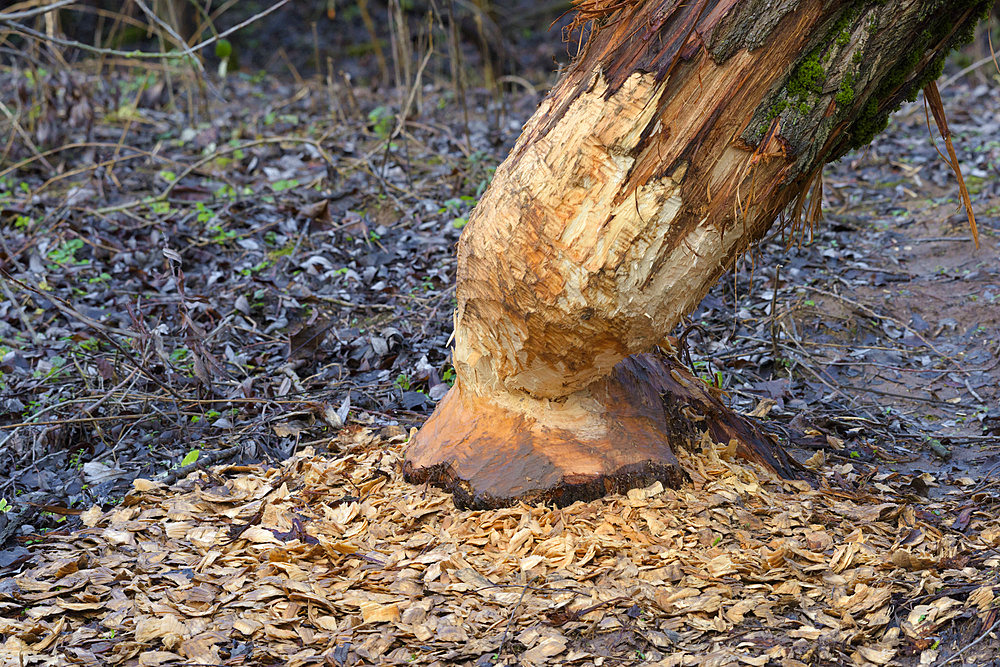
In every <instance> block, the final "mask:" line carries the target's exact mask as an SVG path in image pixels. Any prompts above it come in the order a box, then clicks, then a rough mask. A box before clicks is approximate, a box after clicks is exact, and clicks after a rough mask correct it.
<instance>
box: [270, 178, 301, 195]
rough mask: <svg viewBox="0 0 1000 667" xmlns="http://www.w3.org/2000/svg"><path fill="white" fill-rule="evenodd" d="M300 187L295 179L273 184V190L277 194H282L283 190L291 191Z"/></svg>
mask: <svg viewBox="0 0 1000 667" xmlns="http://www.w3.org/2000/svg"><path fill="white" fill-rule="evenodd" d="M298 186H299V182H298V180H297V179H294V178H285V179H282V180H280V181H275V182H274V183H271V189H272V190H273V191H275V192H281V191H283V190H291V189H292V188H296V187H298Z"/></svg>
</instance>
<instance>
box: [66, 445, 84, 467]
mask: <svg viewBox="0 0 1000 667" xmlns="http://www.w3.org/2000/svg"><path fill="white" fill-rule="evenodd" d="M82 457H83V450H82V449H78V450H76V452H74V453H73V455H72V456H70V457H69V467H70V468H76V469H77V470H82V469H83V461H81V460H80V459H81V458H82Z"/></svg>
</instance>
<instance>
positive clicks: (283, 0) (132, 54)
mask: <svg viewBox="0 0 1000 667" xmlns="http://www.w3.org/2000/svg"><path fill="white" fill-rule="evenodd" d="M289 1H290V0H279V2H277V3H276V4H274V5H272V6H271V7H268V8H267V9H265V10H264V11H262V12H259V13H257V14H254V15H253V16H251V17H250V18H248V19H247V20H245V21H242V22H240V23H238V24H236V25H234V26H233V27H232V28H229V29H228V30H226V31H225V32H220V33H219V34H218V35H215V36H214V37H209V38H208V39H206V40H205V41H203V42H200V43H199V44H196V45H194V46H192V47H191V48H189V49H187V50H186V51H184V52H182V53H181V52H178V53H164V52H159V51H121V50H119V49H108V48H104V47H100V46H91V45H89V44H84V43H83V42H78V41H76V40H72V39H62V38H61V37H55V36H53V35H46V34H45V33H42V32H39V31H37V30H34V29H32V28H29V27H27V26H26V25H23V24H21V23H18V22H16V21H13V20H11V19H10V18H9V17H8V16H7V15H4V14H0V24H3V25H6V26H8V27H9V28H10V29H11V30H14V31H15V32H18V33H21V34H24V35H28V36H30V37H34V38H35V39H38V40H40V41H42V42H51V43H53V44H58V45H59V46H65V47H69V48H74V49H80V50H81V51H87V52H88V53H94V54H97V55H101V56H116V57H118V58H125V59H137V60H144V59H153V60H155V59H168V60H172V59H177V58H181V57H185V56H189V55H191V54H193V53H194V52H196V51H200V50H202V49H203V48H205V47H206V46H209V45H211V44H214V43H215V42H217V41H219V40H220V39H223V38H225V37H227V36H228V35H231V34H233V33H234V32H236V31H237V30H239V29H241V28H244V27H246V26H248V25H250V24H251V23H253V22H254V21H258V20H260V19H262V18H264V17H265V16H267V15H268V14H270V13H272V12H274V11H277V10H278V9H280V8H281V7H283V6H285V5H287V4H288V3H289ZM46 11H47V10H46Z"/></svg>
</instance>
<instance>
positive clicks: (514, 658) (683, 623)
mask: <svg viewBox="0 0 1000 667" xmlns="http://www.w3.org/2000/svg"><path fill="white" fill-rule="evenodd" d="M406 439H407V436H405V435H399V436H395V437H392V438H388V439H385V438H381V437H379V436H377V435H375V434H373V433H372V432H370V431H367V430H353V432H351V433H348V432H347V431H345V432H343V433H342V434H341V436H340V437H339V438H338V440H337V443H336V450H337V454H336V455H332V456H331V455H320V454H318V453H316V452H315V451H313V450H312V449H306V450H304V451H302V452H300V453H298V454H297V455H295V456H294V457H292V458H290V459H288V460H287V461H285V462H283V463H282V464H281V465H280V466H265V465H255V466H218V467H215V468H212V469H209V470H200V471H196V472H194V473H192V474H191V475H189V476H188V477H186V478H185V479H183V480H181V481H179V482H178V483H176V484H175V485H174V486H172V487H168V486H166V485H164V484H161V483H157V482H153V481H149V480H145V479H142V478H138V479H136V480H134V482H133V489H132V491H131V492H130V493H129V494H128V495H127V496H126V497H125V499H124V500H123V502H122V503H121V505H120V506H118V507H115V508H113V509H111V510H108V511H103V510H101V509H100V508H99V507H97V506H94V507H92V508H90V509H88V510H86V511H84V512H83V513H82V515H81V519H82V522H83V524H84V526H85V527H84V528H82V529H80V530H78V531H75V532H74V533H71V534H63V535H54V534H52V535H49V536H48V537H47V539H46V540H45V542H44V544H40V545H37V546H34V547H31V548H30V551H31V554H32V556H31V560H30V561H29V562H28V563H26V564H25V565H26V569H23V570H22V571H20V572H19V573H17V574H11V575H9V576H7V577H6V578H5V579H4V584H3V585H2V587H0V637H3V638H4V642H3V645H2V648H0V652H2V655H4V656H6V659H9V660H11V661H14V662H15V663H18V664H38V665H45V664H66V663H67V662H72V663H77V664H131V665H136V664H138V665H159V664H170V663H175V662H176V663H184V664H190V663H198V664H219V665H222V664H244V663H248V662H249V663H253V664H287V665H304V664H315V663H321V664H331V665H358V664H515V663H517V664H552V663H553V662H558V663H560V664H602V663H604V662H607V663H608V664H623V663H625V664H635V663H640V662H650V663H653V662H655V663H657V664H662V665H696V664H698V665H702V664H712V665H739V664H743V665H764V664H785V665H797V664H846V663H852V664H859V665H866V664H867V665H870V664H875V665H884V664H900V662H907V663H913V664H936V663H937V661H939V660H941V659H942V658H945V657H947V656H950V655H953V654H954V652H955V651H956V650H958V649H960V648H961V647H962V646H964V645H966V644H968V643H969V642H970V641H971V640H972V639H974V638H975V637H977V636H979V634H980V633H982V632H984V631H985V630H986V629H988V628H990V627H991V626H992V625H993V624H994V623H995V622H996V621H997V618H998V612H997V609H996V605H995V591H996V587H997V586H998V585H1000V581H998V577H1000V575H998V571H1000V570H998V566H1000V551H998V549H997V548H998V547H1000V518H997V517H996V516H995V515H994V513H992V512H990V511H985V510H984V509H978V510H974V511H973V512H972V514H971V516H970V517H969V520H968V522H967V525H965V527H964V528H963V529H962V530H957V529H955V528H954V527H953V526H952V524H953V522H954V520H955V518H956V517H957V516H958V515H959V514H960V513H961V511H962V509H963V507H962V505H963V501H962V500H959V499H950V500H942V501H926V500H925V499H922V498H919V497H916V496H914V494H913V493H912V491H911V490H910V488H909V486H908V485H907V484H905V483H904V482H905V480H904V479H902V478H900V477H899V476H895V477H894V476H893V475H887V474H880V475H876V476H875V477H874V478H872V479H870V480H867V483H860V480H858V479H857V475H856V473H853V472H851V471H845V470H839V471H835V470H826V471H825V472H823V473H822V474H821V475H820V476H819V478H818V485H817V487H816V488H813V487H812V486H810V485H809V484H808V483H805V482H791V483H790V482H785V481H782V480H780V479H778V478H775V477H774V476H772V475H770V474H769V473H767V472H766V471H764V470H762V469H759V468H756V467H754V466H752V465H750V464H745V463H741V462H737V461H733V460H726V459H725V458H723V457H724V456H725V454H726V452H725V448H723V447H721V446H720V447H718V448H710V449H708V450H707V451H703V452H701V453H699V454H696V455H690V454H685V455H683V456H682V463H683V465H684V466H685V468H686V469H687V471H688V472H689V474H690V475H691V478H692V483H691V485H690V486H687V487H685V488H682V489H678V490H670V489H664V488H663V487H662V486H661V485H660V484H659V483H657V484H654V485H653V486H652V487H649V488H645V489H634V490H632V491H630V492H629V493H628V494H627V495H618V496H610V497H608V498H605V499H602V500H598V501H593V502H589V503H575V504H573V505H571V506H569V507H566V508H563V509H553V508H549V507H544V506H536V507H531V506H525V505H521V506H517V507H511V508H507V509H499V510H490V511H460V510H457V509H456V508H455V507H454V504H453V503H452V501H451V498H450V497H449V496H448V495H446V494H444V493H442V492H441V491H439V490H437V489H434V488H430V487H415V486H412V485H409V484H406V483H405V482H403V480H402V478H401V476H400V474H399V462H400V459H401V455H402V451H403V448H404V447H405V440H406ZM838 477H840V478H846V479H848V480H849V482H848V484H846V485H842V483H841V482H840V481H839V480H838V479H837V478H838ZM8 571H11V570H8ZM976 655H980V656H981V654H976Z"/></svg>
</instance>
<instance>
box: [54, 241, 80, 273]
mask: <svg viewBox="0 0 1000 667" xmlns="http://www.w3.org/2000/svg"><path fill="white" fill-rule="evenodd" d="M82 249H83V239H67V240H65V241H63V242H62V244H60V245H59V247H58V248H53V249H52V250H50V251H49V252H48V258H49V259H51V260H52V261H53V262H55V263H56V264H57V265H59V266H65V265H67V264H76V265H84V264H90V261H89V260H85V259H83V260H78V259H77V258H76V253H77V252H79V251H80V250H82ZM52 268H55V267H52Z"/></svg>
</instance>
